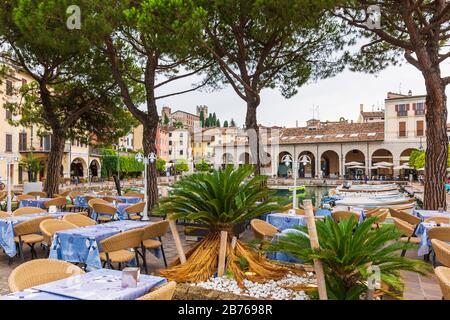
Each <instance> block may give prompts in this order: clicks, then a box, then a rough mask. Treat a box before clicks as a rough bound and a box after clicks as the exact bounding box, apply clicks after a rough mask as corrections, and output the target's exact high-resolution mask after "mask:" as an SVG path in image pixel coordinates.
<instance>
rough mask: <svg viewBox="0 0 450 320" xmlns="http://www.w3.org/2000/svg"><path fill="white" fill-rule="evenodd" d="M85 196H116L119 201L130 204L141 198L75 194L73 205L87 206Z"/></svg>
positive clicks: (101, 196) (139, 200)
mask: <svg viewBox="0 0 450 320" xmlns="http://www.w3.org/2000/svg"><path fill="white" fill-rule="evenodd" d="M87 196H90V197H96V198H100V199H101V198H103V197H113V198H116V199H118V200H120V201H122V202H123V203H130V204H134V203H138V202H141V201H142V199H141V198H139V197H128V196H105V195H93V194H89V195H82V196H77V197H75V201H74V204H75V206H77V207H79V208H89V205H88V202H87V198H86V197H87Z"/></svg>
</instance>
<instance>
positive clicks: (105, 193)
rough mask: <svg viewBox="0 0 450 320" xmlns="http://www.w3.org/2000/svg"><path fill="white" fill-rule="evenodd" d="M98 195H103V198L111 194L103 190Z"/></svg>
mask: <svg viewBox="0 0 450 320" xmlns="http://www.w3.org/2000/svg"><path fill="white" fill-rule="evenodd" d="M98 194H99V195H103V196H110V195H112V192H111V191H108V190H103V191H100V192H99V193H98Z"/></svg>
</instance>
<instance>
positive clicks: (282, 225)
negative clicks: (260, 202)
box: [266, 213, 306, 231]
mask: <svg viewBox="0 0 450 320" xmlns="http://www.w3.org/2000/svg"><path fill="white" fill-rule="evenodd" d="M266 221H267V222H268V223H270V224H271V225H273V226H274V227H276V228H277V229H278V230H280V231H283V230H285V229H292V228H293V227H295V226H305V225H306V216H302V215H291V214H285V213H270V214H268V215H267V217H266Z"/></svg>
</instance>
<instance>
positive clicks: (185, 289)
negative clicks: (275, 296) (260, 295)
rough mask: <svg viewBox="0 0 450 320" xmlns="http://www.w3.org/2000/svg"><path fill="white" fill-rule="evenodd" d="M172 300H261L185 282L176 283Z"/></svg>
mask: <svg viewBox="0 0 450 320" xmlns="http://www.w3.org/2000/svg"><path fill="white" fill-rule="evenodd" d="M173 299H174V300H261V299H257V298H253V297H248V296H241V295H236V294H233V293H229V292H222V291H217V290H211V289H204V288H201V287H197V286H191V285H190V284H187V283H177V288H176V290H175V294H174V296H173Z"/></svg>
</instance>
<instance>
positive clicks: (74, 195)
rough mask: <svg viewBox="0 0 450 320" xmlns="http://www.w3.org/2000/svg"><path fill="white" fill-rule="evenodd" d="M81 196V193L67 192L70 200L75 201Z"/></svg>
mask: <svg viewBox="0 0 450 320" xmlns="http://www.w3.org/2000/svg"><path fill="white" fill-rule="evenodd" d="M81 195H83V193H82V192H80V191H70V192H69V197H70V198H71V199H72V200H73V199H75V198H76V197H78V196H81Z"/></svg>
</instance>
